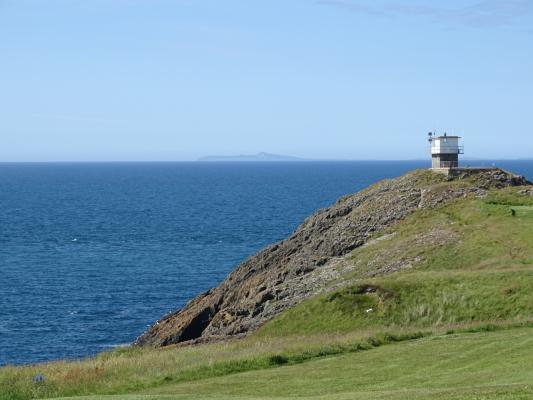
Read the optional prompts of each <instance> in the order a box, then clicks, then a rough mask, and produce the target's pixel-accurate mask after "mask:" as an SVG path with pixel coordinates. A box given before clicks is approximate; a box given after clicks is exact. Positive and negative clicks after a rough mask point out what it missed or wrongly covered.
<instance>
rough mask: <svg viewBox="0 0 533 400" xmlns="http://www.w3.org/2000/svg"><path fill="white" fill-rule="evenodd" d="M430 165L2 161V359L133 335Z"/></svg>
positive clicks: (31, 358)
mask: <svg viewBox="0 0 533 400" xmlns="http://www.w3.org/2000/svg"><path fill="white" fill-rule="evenodd" d="M484 163H485V164H487V163H489V162H484ZM490 164H491V163H489V164H488V165H490ZM496 164H497V165H498V166H501V167H504V168H506V169H509V170H512V171H514V172H517V173H521V174H524V175H526V176H528V177H529V178H532V179H533V161H507V162H503V161H502V162H496ZM427 166H428V163H427V162H422V161H420V162H417V161H411V162H293V163H282V162H281V163H193V162H191V163H43V164H39V163H28V164H18V163H17V164H9V163H4V164H0V365H5V364H25V363H35V362H42V361H48V360H54V359H59V358H68V359H75V358H79V357H84V356H88V355H93V354H95V353H97V352H100V351H104V350H107V349H111V348H113V347H115V346H119V345H123V344H127V343H130V342H132V341H133V340H134V339H135V338H136V337H137V336H138V335H140V334H141V333H142V332H143V331H144V330H145V329H146V328H147V327H148V326H149V325H150V324H151V323H153V322H154V321H156V320H157V319H158V318H160V317H161V316H162V315H164V314H165V313H167V312H169V311H171V310H174V309H176V308H179V307H181V306H183V305H184V304H185V303H186V302H187V301H188V300H189V299H191V298H192V297H194V296H195V295H197V294H198V293H200V292H202V291H205V290H207V289H209V288H211V287H213V286H215V285H217V284H218V283H219V282H220V281H221V280H222V279H223V278H224V277H225V275H226V274H227V273H228V272H229V271H230V270H232V269H233V268H235V267H236V266H237V265H238V264H239V263H240V262H241V261H243V260H244V259H245V258H246V257H248V256H250V255H252V254H253V253H255V252H257V251H258V250H260V249H261V248H263V247H264V246H266V245H268V244H269V243H272V242H275V241H278V240H281V239H283V238H285V237H286V236H288V235H289V234H290V233H291V232H292V231H293V230H294V229H295V228H296V227H297V226H298V225H299V224H300V223H301V222H302V221H303V220H304V219H305V218H306V217H307V216H309V215H310V214H311V213H313V212H314V211H315V210H317V209H319V208H322V207H326V206H328V205H329V204H331V203H333V202H334V201H335V200H336V199H337V198H338V197H340V196H342V195H344V194H347V193H352V192H355V191H358V190H360V189H362V188H364V187H366V186H368V185H369V184H371V183H373V182H375V181H377V180H379V179H382V178H388V177H395V176H398V175H401V174H403V173H405V172H406V171H409V170H412V169H415V168H421V167H427Z"/></svg>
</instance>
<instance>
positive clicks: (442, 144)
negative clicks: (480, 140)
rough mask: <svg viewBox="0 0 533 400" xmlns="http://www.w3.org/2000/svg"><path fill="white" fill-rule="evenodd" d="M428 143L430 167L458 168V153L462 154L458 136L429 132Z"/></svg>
mask: <svg viewBox="0 0 533 400" xmlns="http://www.w3.org/2000/svg"><path fill="white" fill-rule="evenodd" d="M428 136H429V143H430V145H431V168H433V169H452V168H459V154H464V148H463V146H460V145H459V139H461V137H459V136H448V135H447V134H446V133H445V134H444V135H440V136H438V135H437V134H436V133H433V132H429V133H428Z"/></svg>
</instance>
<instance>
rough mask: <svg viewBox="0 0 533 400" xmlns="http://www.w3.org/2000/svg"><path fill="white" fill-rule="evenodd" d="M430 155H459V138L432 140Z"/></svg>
mask: <svg viewBox="0 0 533 400" xmlns="http://www.w3.org/2000/svg"><path fill="white" fill-rule="evenodd" d="M431 153H432V154H443V153H444V154H457V153H459V138H451V137H446V138H434V139H433V142H432V143H431Z"/></svg>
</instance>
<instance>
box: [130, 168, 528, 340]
mask: <svg viewBox="0 0 533 400" xmlns="http://www.w3.org/2000/svg"><path fill="white" fill-rule="evenodd" d="M521 185H524V186H525V185H530V183H529V182H528V181H527V180H526V179H525V178H523V177H520V176H516V175H513V174H510V173H508V172H505V171H503V170H500V169H485V170H480V169H476V170H461V171H460V173H458V174H455V176H453V177H452V176H448V177H447V176H444V175H439V174H436V173H433V172H430V171H414V172H412V173H409V174H407V175H404V176H402V177H399V178H396V179H392V180H385V181H382V182H378V183H377V184H375V185H373V186H371V187H369V188H368V189H365V190H363V191H361V192H359V193H356V194H353V195H349V196H345V197H343V198H341V199H339V200H338V201H337V202H336V203H335V204H334V205H332V206H331V207H329V208H326V209H323V210H319V211H318V212H317V213H315V214H314V215H313V216H311V217H309V218H308V219H307V220H306V221H305V222H304V223H303V224H302V225H301V226H300V227H299V228H298V229H297V230H296V231H295V232H294V234H292V235H291V236H290V237H289V238H288V239H286V240H284V241H282V242H279V243H276V244H274V245H272V246H269V247H267V248H266V249H264V250H262V251H260V252H259V253H258V254H256V255H254V256H252V257H250V258H249V259H247V260H246V261H244V262H243V263H242V264H241V265H240V266H238V267H237V268H236V269H235V270H234V271H233V272H231V273H230V274H229V275H228V277H227V278H226V279H225V280H224V281H223V282H222V283H221V284H220V285H219V286H218V287H216V288H214V289H211V290H209V291H208V292H206V293H203V294H201V295H199V296H198V297H196V298H195V299H193V300H192V301H190V302H189V303H188V304H187V305H186V306H185V307H184V308H182V309H181V310H178V311H176V312H173V313H171V314H169V315H166V316H165V317H163V318H162V319H161V320H159V321H158V322H157V323H155V324H154V325H153V326H152V327H151V328H150V329H149V330H148V331H147V332H146V333H144V334H143V335H142V336H141V337H139V338H138V339H137V341H136V342H135V344H137V345H153V346H166V345H171V344H176V343H182V342H191V341H204V340H216V339H220V338H228V337H232V336H238V335H242V334H245V333H246V332H249V331H252V330H254V329H256V328H258V327H259V326H260V325H261V324H263V323H264V322H265V321H268V320H269V319H271V318H273V317H275V316H276V315H278V314H279V313H281V312H282V311H283V310H285V309H287V308H288V307H292V306H294V305H295V304H298V303H299V302H300V301H302V300H303V299H305V298H306V297H309V296H311V295H313V294H316V293H318V292H320V290H321V289H323V288H324V287H325V286H326V285H327V284H328V283H329V282H331V281H332V280H334V279H335V278H337V277H338V275H337V274H336V273H335V271H336V264H337V263H338V262H339V260H341V259H342V257H343V256H345V255H347V254H349V253H350V252H351V251H352V250H353V249H355V248H357V247H359V246H362V245H364V244H365V243H367V242H368V241H369V240H370V239H371V238H372V237H373V236H374V235H375V234H377V233H379V232H380V231H383V230H384V229H386V228H388V227H390V226H391V225H392V224H394V223H396V222H397V221H399V220H402V219H404V218H405V217H406V216H408V215H409V214H411V213H413V212H414V211H416V210H418V209H423V208H433V207H438V206H440V205H442V204H445V203H446V202H449V201H451V200H453V199H457V198H464V197H469V196H473V197H475V196H477V197H483V196H485V195H486V193H487V191H488V190H490V189H494V188H503V187H508V186H521Z"/></svg>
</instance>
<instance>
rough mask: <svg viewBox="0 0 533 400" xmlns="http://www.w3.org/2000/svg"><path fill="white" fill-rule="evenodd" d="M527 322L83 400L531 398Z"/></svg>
mask: <svg viewBox="0 0 533 400" xmlns="http://www.w3.org/2000/svg"><path fill="white" fill-rule="evenodd" d="M532 344H533V328H523V329H513V330H506V331H498V332H478V333H473V334H460V335H445V336H437V337H429V338H422V339H419V340H414V341H409V342H402V343H396V344H391V345H388V346H383V347H378V348H374V349H373V350H371V351H366V352H357V353H348V354H343V355H340V356H335V357H324V358H321V359H318V360H314V361H310V362H307V363H303V364H296V365H288V366H283V367H280V368H272V369H267V370H260V371H249V372H244V373H237V374H232V375H226V376H222V377H217V378H209V379H203V380H198V381H193V382H183V383H178V384H168V385H165V386H161V387H158V388H154V389H150V390H148V391H143V392H139V393H136V394H132V395H123V396H117V397H112V398H108V397H99V396H95V397H89V398H87V400H103V399H109V400H111V399H116V400H148V399H175V400H178V399H179V400H184V399H198V398H201V399H236V398H237V399H255V400H259V399H296V398H298V399H323V400H344V399H346V400H347V399H353V400H357V399H365V400H366V399H390V400H406V399H409V400H411V399H414V400H416V399H455V400H482V399H484V400H489V399H507V400H511V399H512V400H518V399H530V398H532V397H533V383H532V382H533V368H532V367H533V361H532V360H533V346H532Z"/></svg>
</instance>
